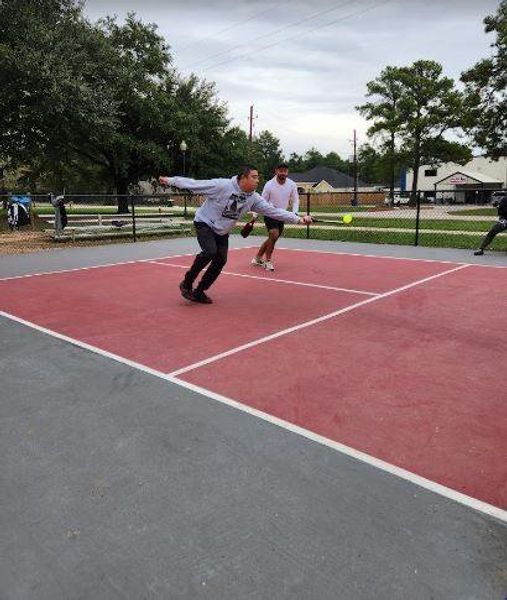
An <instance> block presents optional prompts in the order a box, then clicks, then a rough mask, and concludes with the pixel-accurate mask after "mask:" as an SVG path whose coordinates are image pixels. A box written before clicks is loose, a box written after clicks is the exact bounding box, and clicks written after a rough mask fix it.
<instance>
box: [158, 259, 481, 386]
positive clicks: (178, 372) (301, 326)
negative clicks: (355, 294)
mask: <svg viewBox="0 0 507 600" xmlns="http://www.w3.org/2000/svg"><path fill="white" fill-rule="evenodd" d="M468 266H469V265H459V266H458V267H454V269H449V270H447V271H443V272H442V273H437V274H436V275H431V276H430V277H425V278H424V279H419V280H417V281H414V282H413V283H409V284H407V285H404V286H401V287H399V288H396V289H394V290H391V291H389V292H385V293H383V294H379V295H378V296H375V297H373V298H367V299H366V300H361V301H360V302H355V303H354V304H351V305H350V306H346V307H345V308H341V309H340V310H336V311H334V312H332V313H329V314H327V315H324V316H322V317H317V318H316V319H312V320H311V321H306V322H305V323H300V324H299V325H295V326H294V327H289V328H287V329H282V330H281V331H279V332H277V333H272V334H271V335H267V336H265V337H262V338H259V339H257V340H254V341H252V342H248V343H247V344H243V345H241V346H237V347H236V348H232V349H231V350H227V351H225V352H221V353H220V354H216V355H215V356H210V357H209V358H205V359H204V360H201V361H199V362H196V363H193V364H191V365H188V366H187V367H183V368H181V369H177V370H176V371H172V372H171V373H169V375H170V376H172V377H177V376H178V375H182V374H183V373H187V372H188V371H192V370H194V369H198V368H199V367H203V366H204V365H208V364H210V363H212V362H215V361H217V360H221V359H223V358H226V357H227V356H231V355H232V354H236V353H237V352H242V351H243V350H247V349H248V348H253V347H254V346H258V345H259V344H264V343H265V342H269V341H271V340H275V339H277V338H279V337H282V336H284V335H288V334H289V333H293V332H294V331H299V330H301V329H305V328H307V327H311V326H312V325H316V324H317V323H322V322H323V321H328V320H329V319H333V318H334V317H337V316H339V315H343V314H344V313H347V312H350V311H351V310H355V309H356V308H359V307H360V306H364V305H366V304H370V303H371V302H376V301H377V300H382V299H383V298H388V297H389V296H392V295H393V294H398V293H400V292H403V291H405V290H408V289H410V288H413V287H415V286H417V285H421V284H422V283H426V282H427V281H432V280H433V279H437V278H438V277H443V276H444V275H449V273H454V272H455V271H460V270H461V269H466V268H467V267H468Z"/></svg>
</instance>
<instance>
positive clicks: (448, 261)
mask: <svg viewBox="0 0 507 600" xmlns="http://www.w3.org/2000/svg"><path fill="white" fill-rule="evenodd" d="M286 239H289V238H286ZM277 249H278V250H290V251H291V252H317V253H318V254H340V255H342V256H363V257H364V258H387V259H389V260H412V261H414V260H415V261H417V262H429V263H442V264H449V265H465V266H467V267H484V268H489V269H507V265H481V264H479V263H466V262H459V261H455V260H439V259H438V258H413V257H411V258H408V257H405V256H383V255H378V254H360V253H359V252H340V251H334V250H317V249H313V248H288V247H287V246H281V245H280V246H277ZM441 249H442V250H445V248H441Z"/></svg>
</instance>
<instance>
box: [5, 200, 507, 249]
mask: <svg viewBox="0 0 507 600" xmlns="http://www.w3.org/2000/svg"><path fill="white" fill-rule="evenodd" d="M472 198H477V201H476V202H474V203H468V204H464V203H458V202H456V201H455V197H454V196H451V195H450V194H449V193H447V195H446V194H444V193H442V194H441V195H440V196H438V195H437V196H435V195H433V196H432V195H430V194H429V193H428V192H418V193H417V194H416V195H415V196H414V197H412V198H411V197H409V195H408V194H405V195H400V194H395V195H394V197H393V198H390V197H389V196H388V195H386V194H385V193H384V192H361V193H360V194H358V195H357V198H354V197H353V194H352V193H351V192H350V191H348V192H332V193H312V192H306V193H303V194H301V195H300V211H299V212H300V214H304V213H306V214H311V215H312V216H313V217H314V218H315V219H316V222H315V223H314V224H312V225H311V226H308V227H306V228H304V227H300V226H299V227H298V226H295V227H291V226H289V227H287V228H286V230H285V233H284V235H285V236H287V237H306V238H307V239H322V240H337V241H357V242H368V243H383V244H401V245H416V246H417V245H421V246H435V247H454V248H469V249H472V248H477V247H478V246H479V245H480V242H481V240H482V239H483V238H484V236H485V234H486V233H487V232H488V230H489V229H490V228H491V227H492V225H493V224H494V223H495V221H496V219H497V218H498V215H497V210H496V207H495V206H494V204H493V203H492V202H491V200H490V198H491V194H489V195H488V194H486V193H482V194H481V195H480V197H479V196H472ZM23 199H24V201H25V202H26V199H28V204H29V209H28V210H29V217H30V218H29V222H28V223H24V224H20V225H18V226H16V225H14V226H11V225H9V223H8V213H9V205H10V204H12V203H13V202H19V201H22V200H23ZM202 200H203V199H202V197H200V196H198V195H194V194H191V193H188V192H185V191H177V192H175V191H172V190H168V191H167V192H166V193H159V194H141V193H138V194H128V195H118V194H65V195H63V194H56V193H53V194H48V193H40V194H32V195H30V194H9V195H8V196H6V195H4V196H0V201H1V203H2V204H1V205H0V206H1V207H3V208H2V210H0V253H3V252H4V250H3V248H5V247H7V246H8V245H9V241H10V240H11V241H12V240H17V243H18V246H19V247H20V249H19V251H30V250H31V249H38V247H37V244H41V243H42V241H43V242H44V244H46V246H45V247H51V246H54V244H55V243H57V242H58V243H62V242H70V243H75V244H78V243H79V244H86V243H104V242H105V241H111V240H119V239H126V240H127V241H137V240H139V239H147V238H153V237H156V236H159V237H161V236H169V235H190V234H193V230H192V221H193V217H194V214H195V211H196V210H197V208H198V207H199V206H200V204H201V203H202ZM352 200H354V202H352ZM62 202H63V207H64V209H63V210H64V213H65V218H64V219H63V218H62V212H63V211H62V208H61V206H62ZM344 215H350V216H351V217H352V220H351V221H350V222H344V220H343V217H344ZM247 218H248V216H245V221H246V220H247ZM346 220H347V221H348V219H346ZM64 221H65V223H64ZM241 225H242V224H241V223H240V224H238V227H237V228H236V229H235V232H238V231H239V228H240V227H241ZM255 234H259V235H264V234H265V228H264V225H263V223H262V219H259V220H258V221H257V224H256V226H255V228H254V235H255ZM34 240H35V242H34ZM41 240H42V241H41ZM23 243H24V247H23ZM34 245H35V247H34ZM490 248H491V249H493V250H501V251H507V235H506V234H503V235H502V234H501V235H497V236H496V237H495V239H494V240H493V241H492V243H491V245H490Z"/></svg>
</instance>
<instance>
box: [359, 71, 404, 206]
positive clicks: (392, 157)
mask: <svg viewBox="0 0 507 600" xmlns="http://www.w3.org/2000/svg"><path fill="white" fill-rule="evenodd" d="M401 79H402V74H401V70H400V69H399V68H397V67H386V68H385V69H384V70H383V71H382V72H381V74H380V76H379V77H378V78H377V79H375V80H374V81H370V82H368V84H367V89H368V92H367V94H366V95H367V96H368V97H376V98H378V100H377V101H376V102H370V103H367V104H364V105H363V106H359V107H358V110H359V112H360V113H361V114H362V115H364V116H366V118H368V119H373V120H374V124H373V125H372V126H371V127H370V128H369V129H368V135H370V136H376V135H377V136H378V137H379V138H380V141H379V146H380V148H381V155H380V156H382V159H381V163H382V164H383V166H384V167H385V165H386V158H387V163H388V165H389V177H388V185H389V195H390V197H391V199H392V198H394V186H395V180H396V170H397V158H398V157H399V151H398V150H397V133H398V130H399V127H400V123H399V116H400V115H399V114H398V105H399V100H400V97H401V94H402V83H401ZM378 158H379V157H378V156H377V159H378Z"/></svg>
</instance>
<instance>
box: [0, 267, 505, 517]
mask: <svg viewBox="0 0 507 600" xmlns="http://www.w3.org/2000/svg"><path fill="white" fill-rule="evenodd" d="M465 266H466V265H465ZM455 270H457V269H455ZM443 274H444V273H441V274H440V275H443ZM430 279H432V278H430ZM418 283H422V281H421V282H418ZM413 285H417V284H411V287H413ZM393 291H394V290H393ZM390 293H391V292H388V293H387V294H390ZM385 295H386V294H384V296H385ZM373 300H376V298H371V299H368V300H366V301H365V302H369V301H373ZM0 317H5V318H6V319H9V320H11V321H14V322H17V323H20V324H22V325H25V326H27V327H30V328H31V329H34V330H36V331H39V332H41V333H45V334H47V335H49V336H51V337H53V338H56V339H59V340H61V341H64V342H68V343H70V344H72V345H74V346H77V347H79V348H82V349H84V350H88V351H90V352H93V353H94V354H98V355H100V356H103V357H105V358H108V359H111V360H114V361H116V362H118V363H121V364H124V365H126V366H128V367H131V368H134V369H137V370H139V371H142V372H144V373H146V374H148V375H153V376H154V377H157V378H159V379H163V380H164V381H167V382H169V383H173V384H175V385H178V386H180V387H182V388H185V389H187V390H189V391H192V392H195V393H198V394H201V395H203V396H205V397H207V398H210V399H211V400H215V401H217V402H220V403H222V404H225V405H227V406H230V407H231V408H235V409H237V410H240V411H242V412H244V413H246V414H249V415H252V416H254V417H257V418H259V419H262V420H263V421H266V422H268V423H271V424H272V425H275V426H277V427H281V428H282V429H285V430H287V431H291V432H293V433H295V434H297V435H300V436H301V437H304V438H306V439H308V440H312V441H314V442H316V443H318V444H321V445H322V446H325V447H327V448H330V449H332V450H335V451H336V452H339V453H341V454H344V455H346V456H350V457H351V458H354V459H356V460H359V461H360V462H362V463H365V464H368V465H370V466H372V467H375V468H377V469H380V470H381V471H384V472H386V473H390V474H391V475H394V476H396V477H399V478H400V479H403V480H405V481H407V482H409V483H412V484H414V485H417V486H418V487H421V488H423V489H426V490H429V491H431V492H433V493H435V494H438V495H439V496H442V497H444V498H448V499H450V500H453V501H455V502H458V503H459V504H462V505H464V506H467V507H468V508H472V509H474V510H477V511H479V512H481V513H483V514H486V515H488V516H491V517H494V518H496V519H498V520H500V521H502V522H504V523H507V511H505V510H503V509H501V508H499V507H497V506H494V505H492V504H488V503H487V502H483V501H482V500H478V499H477V498H473V497H472V496H467V495H466V494H462V493H461V492H458V491H456V490H453V489H451V488H448V487H446V486H444V485H442V484H440V483H437V482H435V481H432V480H430V479H426V478H425V477H422V476H420V475H417V474H416V473H412V472H411V471H408V470H406V469H403V468H401V467H397V466H396V465H392V464H391V463H388V462H385V461H383V460H381V459H379V458H375V457H374V456H371V455H369V454H366V453H365V452H361V451H360V450H356V449H354V448H351V447H350V446H346V445H345V444H341V443H340V442H336V441H334V440H331V439H329V438H326V437H324V436H322V435H319V434H318V433H314V432H313V431H310V430H308V429H304V428H303V427H300V426H298V425H294V424H293V423H290V422H289V421H284V420H283V419H280V418H279V417H275V416H273V415H270V414H269V413H265V412H263V411H261V410H258V409H256V408H253V407H251V406H248V405H246V404H242V403H241V402H237V401H236V400H233V399H231V398H228V397H226V396H222V395H221V394H217V393H215V392H212V391H211V390H207V389H206V388H202V387H200V386H198V385H195V384H193V383H189V382H187V381H183V380H182V379H178V378H177V377H173V376H172V375H170V374H167V373H162V372H161V371H157V370H156V369H152V368H150V367H148V366H146V365H142V364H140V363H137V362H135V361H132V360H129V359H127V358H124V357H122V356H119V355H117V354H113V353H112V352H108V351H107V350H102V349H101V348H98V347H97V346H92V345H91V344H87V343H86V342H82V341H80V340H77V339H75V338H71V337H69V336H66V335H63V334H61V333H57V332H56V331H52V330H51V329H47V328H46V327H42V326H41V325H37V324H36V323H32V322H31V321H27V320H25V319H22V318H20V317H16V316H15V315H12V314H10V313H6V312H4V311H0Z"/></svg>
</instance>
